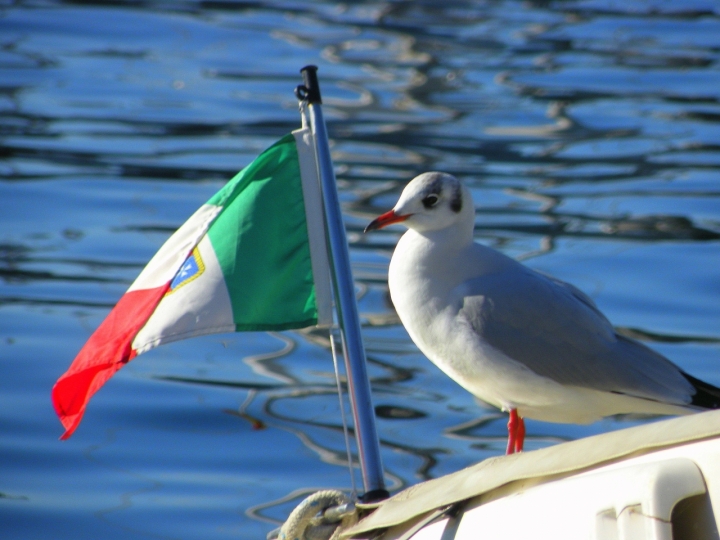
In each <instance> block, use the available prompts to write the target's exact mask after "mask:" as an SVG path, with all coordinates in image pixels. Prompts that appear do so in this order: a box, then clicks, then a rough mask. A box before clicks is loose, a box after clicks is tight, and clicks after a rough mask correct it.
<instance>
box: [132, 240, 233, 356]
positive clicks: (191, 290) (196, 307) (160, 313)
mask: <svg viewBox="0 0 720 540" xmlns="http://www.w3.org/2000/svg"><path fill="white" fill-rule="evenodd" d="M197 251H198V253H199V261H198V262H197V263H196V262H195V261H193V264H192V265H190V266H191V267H192V268H191V270H190V272H187V275H186V276H180V277H179V278H178V280H177V281H179V282H180V284H179V286H177V287H175V288H174V289H173V290H172V291H171V292H170V293H169V294H167V295H166V296H164V297H163V299H162V300H161V301H160V304H158V307H157V308H156V309H155V311H154V313H153V314H152V316H151V317H150V319H148V322H147V323H146V324H145V326H143V328H142V329H141V330H140V332H138V334H137V336H135V339H134V340H133V343H132V348H133V349H134V350H135V351H137V354H141V353H143V352H145V351H148V350H150V349H152V348H153V347H157V346H158V345H162V344H164V343H170V342H172V341H177V340H180V339H187V338H191V337H195V336H202V335H205V334H214V333H221V332H234V331H235V322H234V321H233V312H232V305H231V304H230V296H229V294H228V290H227V287H226V286H225V278H224V277H223V273H222V269H221V268H220V264H219V263H218V260H217V257H216V255H215V251H214V250H213V247H212V244H211V243H210V239H209V238H208V237H207V236H205V237H204V238H203V239H202V240H201V241H200V243H199V244H198V246H197ZM183 278H185V281H181V280H182V279H183Z"/></svg>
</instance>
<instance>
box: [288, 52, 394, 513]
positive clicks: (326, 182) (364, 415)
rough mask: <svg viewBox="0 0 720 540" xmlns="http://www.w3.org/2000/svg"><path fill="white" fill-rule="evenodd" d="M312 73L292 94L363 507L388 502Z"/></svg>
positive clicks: (309, 70) (312, 70)
mask: <svg viewBox="0 0 720 540" xmlns="http://www.w3.org/2000/svg"><path fill="white" fill-rule="evenodd" d="M316 72H317V67H316V66H305V67H304V68H302V69H301V70H300V73H302V76H303V82H304V83H305V84H304V85H301V86H298V87H297V89H296V91H295V93H296V95H297V97H298V99H300V100H302V101H305V102H307V105H308V112H309V116H310V127H311V129H312V132H313V135H314V137H315V151H316V157H317V163H318V170H319V172H320V183H321V185H322V193H323V203H324V205H325V220H326V225H327V233H328V240H329V244H330V255H331V257H330V260H331V266H332V268H331V269H332V273H333V283H334V286H335V301H336V303H337V306H338V320H339V323H340V335H341V338H342V345H343V355H344V357H345V370H346V372H347V379H348V392H349V394H350V405H351V408H352V412H353V421H354V423H355V437H356V439H357V445H358V457H359V459H360V468H361V470H362V477H363V485H364V488H365V494H364V495H363V496H362V497H361V499H362V500H363V502H371V501H374V500H380V499H384V498H386V497H388V495H389V494H388V492H387V490H386V489H385V480H384V478H383V468H382V461H381V460H380V443H379V440H378V435H377V429H376V428H375V409H374V408H373V405H372V398H371V395H370V381H369V379H368V374H367V369H366V364H365V349H364V348H363V344H362V338H361V336H360V318H359V317H358V311H357V304H356V302H355V285H354V283H353V278H352V271H351V268H350V255H349V253H348V247H347V238H346V236H345V224H344V223H343V220H342V214H341V212H340V200H339V198H338V193H337V187H336V185H335V172H334V171H333V165H332V160H331V158H330V148H329V146H328V137H327V131H326V128H325V120H324V119H323V114H322V107H321V104H322V99H321V97H320V85H319V83H318V80H317V73H316Z"/></svg>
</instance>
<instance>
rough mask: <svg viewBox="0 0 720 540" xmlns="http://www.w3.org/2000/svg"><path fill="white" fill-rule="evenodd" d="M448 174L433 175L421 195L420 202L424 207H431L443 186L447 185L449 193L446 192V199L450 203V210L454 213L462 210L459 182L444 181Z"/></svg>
mask: <svg viewBox="0 0 720 540" xmlns="http://www.w3.org/2000/svg"><path fill="white" fill-rule="evenodd" d="M448 176H449V175H446V174H442V173H438V174H436V175H435V178H434V179H433V180H432V182H430V183H429V184H428V185H427V186H426V187H425V189H424V190H423V197H422V202H423V205H424V206H425V208H432V207H433V206H435V202H436V201H437V198H438V197H440V194H441V193H442V190H443V186H447V187H448V188H449V190H450V193H448V194H447V195H448V196H449V197H448V200H449V203H450V210H452V211H453V212H455V213H456V214H457V213H459V212H460V210H462V205H463V201H462V189H461V188H460V182H458V181H455V182H446V178H447V177H448ZM433 196H434V197H433Z"/></svg>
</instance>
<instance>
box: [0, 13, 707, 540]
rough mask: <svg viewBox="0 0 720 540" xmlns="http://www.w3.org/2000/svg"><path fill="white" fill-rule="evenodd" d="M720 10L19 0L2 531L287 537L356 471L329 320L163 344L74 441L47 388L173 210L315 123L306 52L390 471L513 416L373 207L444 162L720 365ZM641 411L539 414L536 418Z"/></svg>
mask: <svg viewBox="0 0 720 540" xmlns="http://www.w3.org/2000/svg"><path fill="white" fill-rule="evenodd" d="M719 36H720V17H719V16H718V9H717V3H715V2H710V1H699V0H698V1H693V0H690V1H683V2H671V1H666V2H662V1H660V0H647V1H625V2H615V1H611V0H597V1H570V0H568V1H558V2H551V1H539V0H538V1H525V2H513V1H493V2H491V1H487V2H481V1H470V0H467V1H461V0H446V1H444V2H434V1H429V0H428V1H388V2H371V1H366V2H349V3H344V4H337V3H334V2H323V1H308V2H302V1H296V2H293V1H287V2H282V1H277V2H273V1H267V2H263V1H257V2H236V1H231V0H228V1H216V2H212V1H207V2H201V1H197V2H195V1H190V0H185V1H181V0H177V1H151V0H148V1H142V2H131V1H127V2H125V1H117V2H112V3H101V2H92V1H83V2H79V1H78V2H59V1H58V2H53V1H49V0H48V1H42V0H38V1H21V0H17V1H14V2H13V1H4V2H0V137H1V138H0V223H1V224H2V227H1V228H0V277H1V278H2V281H0V332H1V333H0V351H1V352H0V405H1V406H0V411H1V412H0V422H1V425H2V437H0V524H1V525H0V526H1V527H2V536H3V538H18V539H19V538H23V539H25V538H54V539H64V538H68V539H70V538H72V539H77V538H82V539H85V538H87V539H89V538H104V539H121V538H122V539H128V538H138V539H140V538H187V539H191V538H203V539H208V538H263V537H264V536H265V534H266V533H267V532H268V531H269V530H271V529H273V528H274V527H275V526H276V525H275V523H276V522H277V521H279V520H282V519H283V518H284V517H285V516H286V515H287V513H288V512H289V511H290V509H291V508H293V507H294V505H295V504H296V503H297V502H298V500H299V498H301V497H302V496H303V494H304V493H306V492H308V491H313V490H315V489H316V488H320V487H337V488H350V487H351V475H350V473H349V472H348V469H347V466H346V464H345V462H346V459H345V450H344V442H343V436H342V429H341V427H340V426H341V423H340V415H339V412H338V409H339V405H338V400H337V395H336V391H335V383H334V378H333V368H332V360H331V357H330V353H329V349H328V346H327V337H326V336H323V335H322V334H315V333H293V332H287V333H282V334H263V333H257V334H255V333H249V334H228V335H219V336H209V337H204V338H198V339H195V340H191V341H185V342H180V343H175V344H172V345H167V346H165V347H161V348H159V349H156V350H153V351H151V352H149V353H147V354H145V355H143V356H141V357H140V358H138V359H137V360H136V361H134V362H132V363H131V364H129V365H128V366H127V367H126V368H125V369H123V370H122V371H121V372H119V373H118V374H117V375H116V376H115V377H114V379H113V380H112V381H111V382H110V383H109V384H108V385H107V386H106V387H105V388H103V390H102V391H101V392H100V393H98V395H97V396H96V397H95V398H94V400H93V402H92V403H91V404H90V407H89V409H88V413H87V415H86V417H85V420H84V422H83V424H82V425H81V427H80V429H79V430H78V432H77V433H76V434H75V436H74V437H73V438H72V439H70V440H69V441H67V442H62V443H61V442H59V441H58V440H57V437H58V436H59V435H60V433H61V428H60V425H59V423H58V422H57V419H56V418H55V415H54V412H53V410H52V407H51V405H50V399H49V394H50V388H51V387H52V384H53V383H54V382H55V380H56V379H57V377H58V376H59V375H60V374H61V373H62V372H63V371H64V370H65V369H66V368H67V367H68V365H69V364H70V362H71V361H72V359H73V357H74V356H75V354H76V353H77V352H78V350H79V349H80V347H81V346H82V344H83V343H84V342H85V340H86V339H87V338H88V337H89V335H90V333H91V332H92V331H93V330H94V329H95V328H96V327H97V325H98V324H99V323H100V322H101V320H102V319H103V318H104V316H105V315H106V314H107V313H108V311H109V309H110V308H111V307H112V306H113V305H114V303H115V302H116V301H117V299H118V298H119V297H120V295H121V294H122V293H123V292H124V291H125V289H126V288H127V287H128V285H129V284H130V282H131V281H132V280H133V279H134V278H135V277H136V275H137V274H138V273H139V271H140V270H141V268H142V267H143V266H144V265H145V263H146V262H147V261H148V260H149V259H150V257H151V256H152V255H153V254H154V252H155V251H156V250H157V249H158V248H159V246H160V245H161V244H162V243H163V241H164V240H165V239H166V238H167V237H168V236H169V235H170V234H171V233H172V231H173V230H174V229H176V228H177V227H178V226H179V225H180V224H181V223H182V222H183V221H185V220H186V219H187V218H188V217H189V215H190V214H191V213H192V212H193V211H194V210H195V209H196V208H197V207H198V206H199V205H200V204H202V203H203V202H205V201H206V200H207V199H208V198H209V197H210V196H211V195H212V194H213V193H214V192H215V191H216V190H217V189H219V188H220V186H222V184H223V182H224V181H225V180H227V179H229V178H230V177H232V176H233V175H234V173H235V172H236V171H237V170H239V169H240V168H242V167H243V166H245V165H246V164H247V163H249V162H250V160H252V159H253V157H254V156H256V155H257V154H258V153H259V152H260V151H261V150H262V149H263V148H265V147H266V146H268V145H269V144H271V143H272V142H274V141H275V140H276V139H277V138H279V137H280V136H282V135H283V134H285V133H287V132H288V131H290V130H292V129H294V128H296V127H297V126H298V125H299V116H298V114H297V103H296V100H295V98H294V96H293V89H294V87H295V86H296V85H297V84H299V83H300V79H299V75H298V71H299V69H300V68H301V67H302V66H304V65H306V64H309V63H314V64H317V65H318V66H319V67H320V71H319V75H320V78H321V84H322V89H323V94H324V98H325V114H326V118H327V120H328V123H329V131H330V134H331V138H332V145H333V146H332V149H333V158H334V162H335V165H336V170H337V175H338V181H339V185H340V190H341V198H342V200H343V204H344V210H345V217H346V224H347V228H348V233H349V239H350V241H351V256H352V261H353V268H354V273H355V278H356V281H357V284H358V290H359V293H360V300H359V306H360V310H361V313H362V316H363V320H364V338H365V343H366V347H367V353H368V357H369V362H370V368H369V369H370V374H371V376H372V383H373V395H374V400H375V405H376V408H377V411H376V412H377V415H378V423H379V430H380V436H381V439H382V442H381V445H382V456H383V460H384V463H385V466H386V471H387V479H388V482H389V484H390V486H391V489H392V490H393V491H395V490H397V489H400V488H402V487H403V486H407V485H409V484H412V483H416V482H418V481H421V480H423V479H427V478H432V477H436V476H439V475H442V474H445V473H448V472H451V471H455V470H458V469H460V468H462V467H464V466H467V465H470V464H472V463H474V462H476V461H479V460H481V459H483V458H486V457H488V456H494V455H498V454H500V453H502V452H503V447H504V442H505V433H506V431H505V418H504V417H503V416H502V415H501V414H499V413H498V412H497V411H495V410H492V409H488V408H486V407H485V406H483V405H482V404H479V403H476V402H475V401H474V400H473V398H472V397H470V396H469V395H468V394H466V393H465V392H464V391H462V390H460V389H459V387H457V386H456V385H455V384H454V383H452V382H451V381H449V380H448V379H446V378H445V377H444V376H443V375H442V374H440V372H439V371H437V370H436V369H435V368H434V367H433V366H432V365H431V364H430V363H429V362H428V361H427V360H426V359H424V358H423V357H422V355H421V354H420V353H419V352H418V351H417V349H416V348H415V347H414V345H413V344H412V342H411V341H410V340H409V338H408V336H407V334H406V333H405V331H404V330H403V328H402V327H401V326H400V325H399V324H398V322H397V320H396V317H395V315H394V312H393V311H392V308H391V307H390V305H389V304H388V302H387V288H386V277H387V266H388V261H389V258H390V255H391V252H392V248H393V246H394V244H395V242H396V241H397V238H398V235H399V234H400V232H401V229H400V228H390V229H388V230H383V231H380V232H379V233H375V234H372V235H368V236H363V235H362V234H361V230H362V228H363V227H364V225H365V224H366V223H367V222H368V221H369V220H370V219H371V218H373V217H374V216H376V215H377V214H379V213H380V212H383V211H385V210H387V209H388V208H390V207H391V206H392V205H393V204H394V202H395V199H396V198H397V195H398V193H399V191H400V190H401V189H402V187H403V185H404V184H405V183H406V182H407V181H408V180H409V179H410V178H412V177H413V176H415V175H416V174H418V173H419V172H423V171H426V170H444V171H447V172H450V173H453V174H455V175H458V176H460V177H462V178H463V179H464V180H465V181H466V182H467V183H468V184H469V185H470V186H471V187H472V190H473V195H474V197H475V203H476V206H477V208H478V212H477V229H476V236H477V239H478V241H480V242H483V243H486V244H488V245H492V246H494V247H496V248H498V249H500V250H502V251H503V252H505V253H507V254H509V255H511V256H513V257H516V258H519V259H522V260H524V261H525V262H526V263H527V264H528V265H530V266H532V267H533V268H536V269H539V270H542V271H545V272H548V273H551V274H553V275H555V276H557V277H559V278H562V279H565V280H568V281H571V282H572V283H574V284H575V285H577V286H578V287H580V288H581V289H583V290H584V291H585V292H587V293H588V294H590V295H591V296H592V297H593V299H594V300H595V301H596V302H597V303H598V304H599V305H600V307H601V308H602V309H603V310H604V311H605V312H606V314H607V315H608V316H609V318H610V319H611V320H612V321H613V323H614V324H615V325H616V326H617V327H618V328H620V329H621V331H622V332H625V333H629V334H632V335H634V336H636V337H638V338H640V339H643V340H645V341H646V342H647V343H648V344H649V345H650V346H652V347H654V348H655V349H657V350H659V351H661V352H662V353H663V354H665V355H667V356H668V357H670V358H671V359H672V360H673V361H675V362H676V363H677V364H679V365H680V366H682V368H683V369H685V370H686V371H688V372H690V373H691V374H693V375H695V376H697V377H700V378H703V379H706V380H708V381H709V382H712V383H714V384H716V385H720V345H719V342H718V340H719V339H720V329H719V326H718V322H719V321H720V273H719V272H718V269H719V268H720V251H719V249H718V248H719V247H720V244H719V242H718V239H720V184H719V182H718V179H719V178H720V130H719V127H720V123H719V122H720V103H719V100H720V72H719V70H718V65H719V64H718V60H719V54H720V53H719V51H720V37H719ZM639 421H640V420H637V419H628V418H624V419H607V420H604V421H602V422H599V423H596V424H593V425H590V426H572V425H569V426H567V425H559V424H545V423H540V422H533V421H530V422H528V430H529V438H528V441H527V447H528V448H529V449H534V448H540V447H543V446H547V445H551V444H555V443H557V442H559V441H563V440H568V439H574V438H578V437H583V436H587V435H590V434H594V433H599V432H603V431H608V430H613V429H618V428H622V427H627V426H630V425H633V424H635V423H637V422H639ZM355 476H357V474H355Z"/></svg>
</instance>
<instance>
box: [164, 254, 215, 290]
mask: <svg viewBox="0 0 720 540" xmlns="http://www.w3.org/2000/svg"><path fill="white" fill-rule="evenodd" d="M204 271H205V263H203V260H202V257H200V251H199V250H198V248H197V247H196V248H195V249H193V250H192V254H191V255H190V256H189V257H188V258H187V260H186V261H185V264H183V265H182V267H181V268H180V270H179V271H178V273H177V275H176V276H175V278H174V279H173V280H172V282H171V283H170V289H168V292H167V293H165V295H166V296H167V295H168V294H172V293H174V292H175V291H176V290H178V289H179V288H180V287H183V286H185V285H187V284H188V283H190V282H191V281H193V280H195V279H197V278H199V277H200V276H201V275H202V273H203V272H204Z"/></svg>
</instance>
